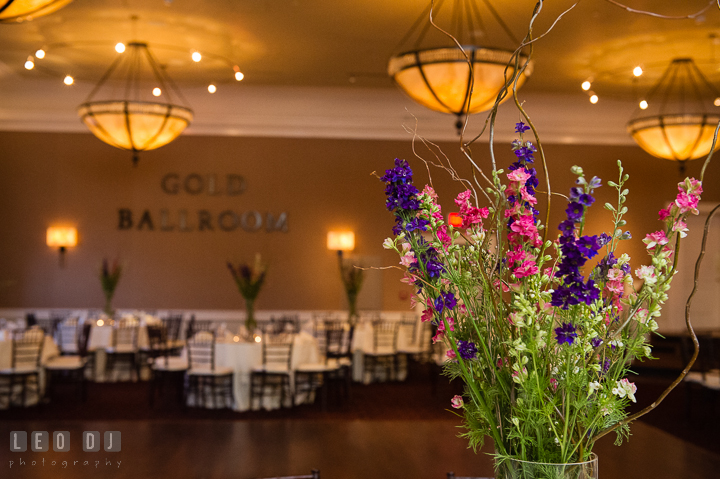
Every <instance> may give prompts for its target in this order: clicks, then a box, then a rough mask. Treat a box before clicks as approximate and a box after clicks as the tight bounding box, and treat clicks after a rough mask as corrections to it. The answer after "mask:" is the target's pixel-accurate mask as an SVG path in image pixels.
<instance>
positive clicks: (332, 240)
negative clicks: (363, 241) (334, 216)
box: [327, 231, 355, 256]
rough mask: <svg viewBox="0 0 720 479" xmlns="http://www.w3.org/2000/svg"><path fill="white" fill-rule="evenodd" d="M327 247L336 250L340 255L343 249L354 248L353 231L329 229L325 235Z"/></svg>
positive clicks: (350, 249) (349, 249)
mask: <svg viewBox="0 0 720 479" xmlns="http://www.w3.org/2000/svg"><path fill="white" fill-rule="evenodd" d="M327 248H328V249H330V250H335V251H337V252H338V256H342V253H343V251H352V250H354V249H355V233H354V232H352V231H329V232H328V235H327Z"/></svg>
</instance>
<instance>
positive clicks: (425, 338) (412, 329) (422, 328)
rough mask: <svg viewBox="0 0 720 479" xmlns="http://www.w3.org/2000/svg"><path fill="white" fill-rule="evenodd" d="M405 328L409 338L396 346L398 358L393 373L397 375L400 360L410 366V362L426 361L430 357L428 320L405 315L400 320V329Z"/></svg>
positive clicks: (430, 336)
mask: <svg viewBox="0 0 720 479" xmlns="http://www.w3.org/2000/svg"><path fill="white" fill-rule="evenodd" d="M403 328H405V331H406V332H407V333H408V337H409V338H410V339H409V341H407V342H406V343H405V344H404V345H403V346H402V347H399V348H398V358H399V360H398V361H397V363H396V366H397V369H396V371H395V374H396V375H398V374H399V372H400V369H401V366H402V364H401V362H403V363H404V364H405V366H406V367H409V366H410V362H411V361H414V362H415V363H428V362H430V361H431V359H432V336H433V334H432V329H431V325H430V323H429V322H421V321H420V318H418V317H417V316H414V315H413V316H412V317H406V318H405V319H403V320H402V321H401V322H400V329H401V330H402V329H403Z"/></svg>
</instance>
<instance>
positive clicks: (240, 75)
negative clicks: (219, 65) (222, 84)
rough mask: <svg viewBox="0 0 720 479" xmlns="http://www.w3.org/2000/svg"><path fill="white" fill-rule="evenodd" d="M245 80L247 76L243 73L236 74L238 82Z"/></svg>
mask: <svg viewBox="0 0 720 479" xmlns="http://www.w3.org/2000/svg"><path fill="white" fill-rule="evenodd" d="M243 78H245V75H243V73H242V72H235V79H236V80H237V81H242V79H243Z"/></svg>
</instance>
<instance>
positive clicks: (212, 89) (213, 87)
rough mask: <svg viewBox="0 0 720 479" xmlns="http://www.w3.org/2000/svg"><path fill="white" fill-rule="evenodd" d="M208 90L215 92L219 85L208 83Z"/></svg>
mask: <svg viewBox="0 0 720 479" xmlns="http://www.w3.org/2000/svg"><path fill="white" fill-rule="evenodd" d="M208 91H209V92H210V93H215V92H216V91H217V87H216V86H215V85H213V84H212V83H211V84H209V85H208Z"/></svg>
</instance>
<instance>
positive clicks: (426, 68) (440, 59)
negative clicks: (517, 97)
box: [388, 0, 532, 130]
mask: <svg viewBox="0 0 720 479" xmlns="http://www.w3.org/2000/svg"><path fill="white" fill-rule="evenodd" d="M444 3H445V2H444V0H440V1H439V2H437V5H436V6H435V7H434V8H433V6H432V4H431V5H430V6H428V7H427V8H426V9H425V11H423V13H422V14H421V15H420V17H419V18H418V19H417V20H416V22H415V23H414V24H413V26H412V27H411V29H410V31H409V32H408V33H407V34H406V35H405V37H404V38H403V40H402V41H401V42H400V44H401V45H404V44H405V43H406V42H408V41H409V40H410V38H412V37H413V36H414V35H416V36H417V38H416V40H415V42H414V44H413V45H412V47H411V48H410V49H409V50H404V51H402V53H399V54H397V55H394V56H393V57H391V58H390V61H389V63H388V74H389V75H390V76H391V77H392V79H393V80H394V82H395V83H396V84H397V85H398V86H399V87H400V89H402V90H403V91H404V92H405V93H406V94H407V95H408V96H409V97H410V98H412V99H413V100H414V101H416V102H417V103H419V104H421V105H422V106H424V107H426V108H429V109H431V110H434V111H438V112H441V113H449V114H453V115H455V116H457V118H458V121H457V123H456V126H457V128H458V130H459V129H460V128H461V127H462V118H463V116H465V115H471V114H473V113H480V112H483V111H487V110H489V109H491V108H492V106H493V105H494V104H495V101H496V99H497V96H498V94H499V93H500V91H501V90H502V88H503V87H504V86H505V84H506V82H507V81H508V80H509V79H512V78H513V77H514V76H515V65H514V64H511V63H510V62H511V60H512V59H513V52H512V51H511V50H508V49H502V48H495V47H491V46H480V41H479V38H478V37H479V36H480V35H482V34H483V31H484V24H483V21H482V18H481V17H480V11H479V9H478V6H477V4H476V3H475V0H453V9H452V19H451V27H452V28H450V29H449V30H448V31H449V32H450V33H451V34H452V35H453V36H454V37H455V38H456V39H457V41H458V42H459V43H460V44H461V45H463V50H465V53H466V54H467V55H468V58H469V60H470V61H469V62H468V59H467V58H466V57H465V55H464V54H463V52H462V51H461V50H460V49H459V48H457V46H456V45H454V44H452V43H450V42H451V40H450V39H448V38H446V37H445V36H443V38H444V40H441V41H440V42H441V43H444V44H437V45H433V46H430V47H424V46H423V45H424V44H425V43H428V42H425V38H426V34H427V33H428V31H429V30H430V29H431V28H434V27H433V26H432V25H431V23H430V21H429V18H430V13H431V10H432V14H433V16H436V15H437V14H438V13H439V12H440V9H441V8H442V6H443V4H444ZM484 3H485V5H486V6H487V8H488V9H489V10H490V12H491V13H492V15H493V16H494V18H495V20H496V21H497V23H499V25H500V26H501V27H502V29H503V31H504V32H505V34H506V35H507V36H508V37H509V39H510V41H511V42H512V45H513V46H515V45H519V44H520V41H519V40H518V39H517V38H516V37H515V36H514V35H513V33H512V31H510V29H509V28H508V27H507V25H506V24H505V22H503V20H502V18H501V17H500V16H499V15H498V13H497V11H496V10H495V9H494V8H493V7H492V5H491V4H490V3H489V2H488V1H487V0H485V2H484ZM426 18H427V21H426V22H423V21H422V20H423V19H426ZM420 27H422V29H421V30H420V32H419V33H418V32H417V30H418V29H419V28H420ZM527 61H528V57H527V55H524V54H522V53H521V54H520V55H519V59H518V65H520V66H522V65H523V64H525V63H526V62H527ZM469 63H472V69H471V68H470V65H469ZM531 73H532V62H531V63H529V64H528V65H527V67H526V68H525V69H524V70H523V72H522V73H521V74H520V76H519V77H518V79H517V85H518V87H521V86H522V85H523V84H524V83H525V80H526V79H527V77H528V76H530V74H531ZM509 97H510V95H506V96H505V97H504V98H503V99H502V101H505V100H506V99H507V98H509ZM502 101H501V103H502Z"/></svg>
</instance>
